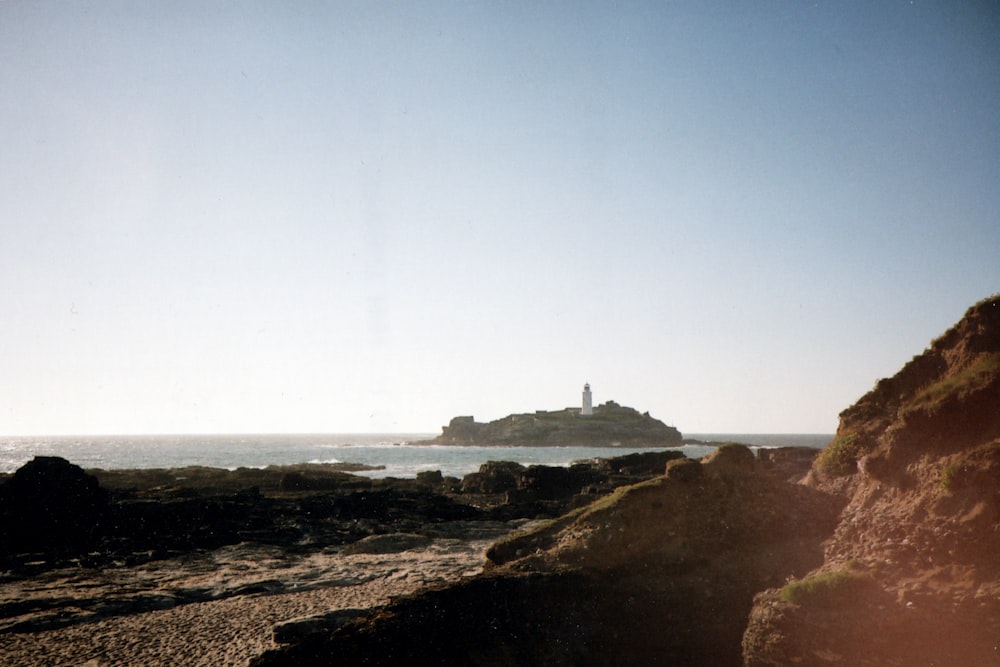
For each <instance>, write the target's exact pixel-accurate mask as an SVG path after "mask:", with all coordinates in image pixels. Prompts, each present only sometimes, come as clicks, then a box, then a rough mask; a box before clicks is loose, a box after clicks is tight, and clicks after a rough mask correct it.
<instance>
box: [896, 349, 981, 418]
mask: <svg viewBox="0 0 1000 667" xmlns="http://www.w3.org/2000/svg"><path fill="white" fill-rule="evenodd" d="M997 375H1000V352H989V353H984V354H981V355H979V356H978V357H976V360H975V361H974V362H973V363H972V364H970V365H969V366H968V367H967V368H965V369H964V370H962V371H961V372H959V373H956V374H955V375H952V376H949V377H946V378H943V379H941V380H938V381H937V382H935V383H934V384H931V385H929V386H927V387H924V388H923V389H922V390H921V391H920V392H919V393H918V394H917V395H916V396H915V397H914V399H913V401H911V402H910V405H909V406H908V410H925V411H928V412H931V411H933V410H934V409H935V408H937V407H938V406H940V405H941V404H942V403H943V402H945V401H946V400H948V399H949V398H951V397H960V396H962V395H964V394H968V393H970V392H972V391H975V390H977V389H980V388H981V387H983V386H984V385H985V384H986V383H987V382H989V380H990V378H993V377H995V376H997Z"/></svg>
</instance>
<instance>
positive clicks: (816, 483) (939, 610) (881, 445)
mask: <svg viewBox="0 0 1000 667" xmlns="http://www.w3.org/2000/svg"><path fill="white" fill-rule="evenodd" d="M808 483H809V484H810V485H811V486H812V487H813V488H816V489H821V490H826V491H827V492H831V493H836V494H839V495H840V496H841V497H843V498H844V499H845V501H846V502H847V505H846V508H845V510H844V512H843V515H842V516H841V520H840V522H839V524H838V526H837V529H836V531H835V532H834V535H833V537H832V539H831V540H830V541H829V542H828V543H827V545H826V548H825V558H824V563H823V565H822V566H821V567H820V568H818V569H817V570H815V571H814V572H812V573H810V574H809V575H808V576H806V577H804V578H803V579H802V580H800V581H796V582H792V583H791V584H789V585H787V586H784V587H782V588H781V589H773V590H769V591H767V592H764V593H762V594H761V595H759V596H758V598H757V600H756V603H755V605H754V609H753V613H752V614H751V617H750V624H749V627H748V629H747V632H746V635H745V637H744V647H745V657H746V664H747V665H750V666H753V667H758V666H764V665H787V664H797V665H968V666H970V667H971V666H974V665H998V664H1000V296H997V297H992V298H990V299H987V300H985V301H983V302H981V303H979V304H977V305H976V306H974V307H972V308H971V309H970V310H969V311H968V312H967V313H966V315H965V317H964V318H963V319H962V320H961V321H960V322H959V323H958V324H957V325H955V326H954V327H953V328H951V329H950V330H949V331H948V332H947V333H945V334H944V335H943V336H941V337H940V338H938V339H937V340H935V341H933V343H932V344H931V346H930V348H929V349H927V350H926V351H925V352H923V353H922V354H920V355H919V356H917V357H915V358H913V360H912V361H910V362H909V363H908V364H906V366H905V367H904V368H903V369H902V370H901V371H900V372H899V373H898V374H897V375H896V376H895V377H893V378H890V379H885V380H880V381H879V382H878V383H877V384H876V385H875V388H874V389H873V390H872V391H870V392H869V393H868V394H866V395H865V396H863V397H862V398H861V399H860V400H859V401H858V402H857V403H855V404H854V405H853V406H851V407H850V408H848V409H847V410H845V411H844V412H842V413H841V415H840V426H839V428H838V430H837V435H836V437H835V439H834V441H833V443H832V444H831V445H830V446H829V447H828V448H827V449H826V450H824V452H823V453H822V454H821V455H820V457H819V458H818V459H817V460H816V462H815V464H814V466H813V470H812V472H811V474H810V477H809V480H808Z"/></svg>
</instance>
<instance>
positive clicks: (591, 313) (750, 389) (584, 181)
mask: <svg viewBox="0 0 1000 667" xmlns="http://www.w3.org/2000/svg"><path fill="white" fill-rule="evenodd" d="M997 34H1000V10H998V9H997V8H996V6H995V5H993V4H990V3H961V4H960V5H954V6H953V5H941V4H928V3H922V2H915V3H914V2H909V1H900V2H895V1H887V2H880V3H866V2H845V3H835V4H834V3H799V2H775V3H767V4H757V3H754V4H735V3H713V2H708V3H705V2H666V3H661V2H649V3H647V2H629V3H621V4H614V5H612V4H604V3H582V4H581V3H565V2H553V3H543V4H541V5H536V4H515V5H509V4H496V3H476V2H472V3H432V4H427V5H413V4H410V3H394V2H388V3H356V2H333V3H323V4H317V5H313V4H308V5H306V4H295V5H284V4H272V3H259V2H248V3H238V4H232V3H211V4H206V3H198V2H190V1H188V0H179V1H178V2H170V3H145V2H128V3H124V2H116V1H112V2H102V3H70V2H62V1H48V2H3V3H0V89H2V90H3V91H4V94H3V96H2V97H0V133H2V135H0V136H2V145H3V146H4V149H3V151H2V153H0V286H2V288H3V289H0V313H2V314H3V316H4V331H3V343H4V344H3V345H2V346H0V377H2V378H3V382H2V383H0V433H4V434H7V435H10V436H16V435H22V434H23V435H35V434H43V435H48V434H60V433H63V434H72V435H80V434H112V433H116V434H122V433H125V434H128V433H154V434H163V433H327V432H330V433H345V432H348V433H437V432H438V431H439V430H440V427H441V425H442V424H446V423H447V422H448V420H449V419H451V418H452V417H453V416H455V415H474V416H475V417H476V418H477V420H479V421H490V420H494V419H498V418H501V417H503V416H505V415H507V414H511V413H523V412H532V411H534V410H536V409H544V410H554V409H560V408H562V407H565V406H569V405H578V404H579V400H580V392H581V390H582V387H583V384H584V383H585V382H589V383H590V384H591V386H592V388H593V391H594V402H595V404H597V403H603V402H605V401H607V400H615V401H617V402H618V403H620V404H622V405H627V406H630V407H634V408H636V409H637V410H639V411H640V412H645V411H648V412H650V414H652V415H653V416H655V417H656V418H657V419H660V420H662V421H663V422H665V423H667V424H670V425H673V426H675V427H676V428H678V429H679V430H680V431H681V432H682V433H688V432H691V433H706V432H707V433H748V434H749V433H818V434H824V433H833V432H834V431H835V430H836V426H837V419H838V414H839V412H840V411H842V410H844V409H845V408H847V407H849V406H850V405H851V404H853V403H854V402H855V401H856V400H857V399H858V398H860V397H861V396H862V395H864V394H865V393H866V392H868V391H869V390H870V389H871V388H872V387H873V386H874V384H875V382H876V381H877V380H878V379H879V378H882V377H888V376H891V375H894V374H895V373H896V372H897V371H898V370H899V369H900V368H902V366H903V365H904V364H905V363H906V362H907V361H908V360H909V359H910V358H911V357H913V356H914V355H916V354H919V353H920V352H921V351H922V350H924V349H925V348H926V347H927V345H928V344H929V343H930V341H931V340H932V339H934V338H935V337H937V336H939V335H940V334H942V333H943V332H944V331H945V330H946V329H948V328H949V327H950V326H951V325H952V324H954V323H955V322H956V321H958V320H959V319H960V318H961V316H962V315H963V313H964V312H965V310H966V309H967V308H968V307H970V306H971V305H973V304H974V303H976V302H978V301H980V300H982V299H984V298H986V297H988V296H990V295H991V294H993V293H996V292H998V291H1000V261H997V249H998V248H1000V220H998V213H997V212H998V211H1000V188H998V187H997V175H998V174H1000V125H998V123H997V119H998V118H1000V40H997V38H996V35H997Z"/></svg>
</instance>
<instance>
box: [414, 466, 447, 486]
mask: <svg viewBox="0 0 1000 667" xmlns="http://www.w3.org/2000/svg"><path fill="white" fill-rule="evenodd" d="M417 482H419V483H420V484H423V485H425V486H429V487H432V488H437V487H440V486H442V485H443V484H444V476H443V475H442V474H441V471H440V470H425V471H422V472H418V473H417Z"/></svg>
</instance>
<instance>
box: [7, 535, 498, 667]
mask: <svg viewBox="0 0 1000 667" xmlns="http://www.w3.org/2000/svg"><path fill="white" fill-rule="evenodd" d="M502 532H503V530H502V529H501V530H500V531H499V533H498V534H500V533H502ZM494 537H495V536H492V535H491V536H490V537H487V538H483V537H482V536H480V538H479V539H474V540H460V539H438V540H435V541H433V542H431V543H430V544H429V545H427V546H425V547H423V548H420V549H411V550H407V551H402V552H399V553H359V554H350V555H345V554H341V553H309V554H303V555H289V554H287V553H285V552H284V551H282V550H281V549H279V548H275V547H264V546H258V545H251V544H240V545H234V546H230V547H224V548H222V549H218V550H216V551H214V552H209V553H204V554H196V555H191V556H185V557H182V558H176V559H170V560H166V561H155V562H151V563H147V564H145V565H142V566H138V567H118V568H104V569H100V570H92V571H91V570H83V569H76V570H58V571H52V572H47V573H44V574H42V575H40V576H38V577H33V578H31V579H28V580H24V579H21V580H11V581H4V582H2V583H0V601H2V602H0V604H2V605H3V606H4V607H5V608H7V609H12V610H14V611H21V612H22V613H19V614H15V615H9V614H5V616H6V618H4V619H2V620H0V664H4V665H8V666H11V667H14V666H21V665H23V666H24V667H29V666H31V667H36V666H37V665H86V666H87V667H97V666H102V667H104V666H114V665H145V666H149V667H152V666H155V665H164V666H166V665H177V664H185V665H213V666H220V665H233V666H235V665H245V664H246V663H247V661H248V660H250V659H251V658H252V657H254V656H255V655H258V654H259V653H261V652H263V651H265V650H267V649H269V648H273V647H275V646H276V644H275V642H274V639H273V630H274V627H275V626H276V625H278V624H280V623H283V622H285V621H289V620H292V619H297V618H303V617H309V616H314V615H318V614H324V613H327V612H330V611H333V610H337V609H351V608H354V609H365V608H369V607H374V606H377V605H381V604H385V603H387V602H389V601H390V600H391V599H392V598H393V597H397V596H402V595H406V594H408V593H413V592H415V591H417V590H419V589H421V588H425V587H428V586H431V585H434V584H439V583H443V582H448V581H454V580H457V579H460V578H462V577H466V576H471V575H473V574H476V573H477V572H479V571H480V570H481V569H482V565H483V562H484V555H483V554H484V552H485V550H486V548H487V547H488V546H489V545H490V544H491V543H492V542H493V540H494ZM272 591H285V592H272ZM196 596H202V597H206V598H212V597H216V598H218V599H205V600H203V601H197V602H185V601H184V600H185V599H191V598H193V597H196ZM15 604H16V605H19V608H17V609H15V608H14V607H13V606H12V605H15ZM157 605H159V606H161V607H164V608H159V609H149V608H150V607H154V606H157ZM144 608H145V609H147V610H143V609H144ZM137 610H138V611H137ZM59 626H61V627H59ZM44 627H52V629H40V630H37V631H23V630H25V629H32V628H44Z"/></svg>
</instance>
